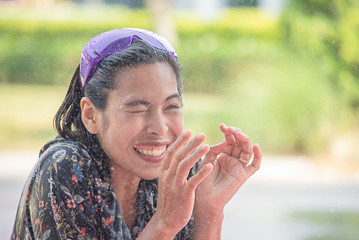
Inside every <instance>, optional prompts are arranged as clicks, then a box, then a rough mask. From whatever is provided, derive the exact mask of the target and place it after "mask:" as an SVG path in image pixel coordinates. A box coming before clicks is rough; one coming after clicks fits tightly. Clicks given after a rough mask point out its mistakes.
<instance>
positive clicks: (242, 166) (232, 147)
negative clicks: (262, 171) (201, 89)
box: [195, 124, 262, 214]
mask: <svg viewBox="0 0 359 240" xmlns="http://www.w3.org/2000/svg"><path fill="white" fill-rule="evenodd" d="M220 129H221V131H222V132H223V133H224V136H225V141H223V142H222V143H220V144H217V145H215V146H211V148H210V151H209V152H208V153H207V155H206V156H205V158H204V159H203V162H202V163H201V164H200V166H199V169H200V170H201V169H202V168H203V167H204V166H207V165H208V164H209V163H213V170H212V172H211V173H210V175H209V176H208V177H207V178H206V179H205V180H204V181H203V182H202V183H201V184H200V185H199V186H198V187H197V190H196V203H195V212H197V213H198V214H211V213H213V214H216V213H218V214H222V213H223V209H224V206H225V205H226V204H227V202H228V201H229V200H230V199H231V198H232V197H233V196H234V194H235V193H236V192H237V191H238V189H239V188H240V186H242V184H243V183H244V182H245V181H246V180H247V179H248V178H249V177H250V176H252V175H253V174H254V173H255V172H256V171H257V170H258V169H259V167H260V163H261V159H262V153H261V151H260V149H259V146H258V145H254V146H253V147H252V144H251V141H250V139H249V137H248V136H246V135H245V134H243V133H242V131H241V130H240V129H238V128H234V127H227V126H225V125H224V124H221V125H220ZM253 154H254V157H253V161H251V159H252V156H253Z"/></svg>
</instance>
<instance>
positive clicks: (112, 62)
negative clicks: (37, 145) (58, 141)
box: [54, 39, 182, 150]
mask: <svg viewBox="0 0 359 240" xmlns="http://www.w3.org/2000/svg"><path fill="white" fill-rule="evenodd" d="M157 62H166V63H168V64H169V65H170V66H171V67H172V69H173V71H174V73H175V75H176V80H177V90H178V94H179V95H180V97H181V98H182V80H181V74H180V71H181V66H180V64H179V63H178V62H177V61H176V60H175V59H174V58H173V56H172V55H171V54H170V53H168V52H165V51H161V50H157V49H155V48H153V47H151V46H149V45H147V44H146V43H144V42H143V41H142V40H137V39H134V40H133V42H132V43H131V45H130V46H129V47H128V48H127V49H124V50H122V51H119V52H116V53H113V54H111V55H109V56H107V57H105V58H104V59H102V60H101V61H100V62H99V64H98V65H97V70H96V73H95V74H94V76H93V77H92V78H91V79H90V81H88V83H87V84H86V86H85V87H84V88H83V90H82V89H81V84H80V66H78V67H77V69H76V71H75V73H74V75H73V77H72V80H71V83H70V86H69V88H68V91H67V94H66V96H65V99H64V101H63V103H62V104H61V106H60V108H59V109H58V111H57V113H56V115H55V117H54V127H55V129H56V131H57V132H58V134H59V135H60V136H61V137H62V138H64V139H72V140H75V141H80V142H82V143H83V144H85V145H86V146H88V147H89V148H90V149H91V150H95V149H98V148H99V147H100V149H102V148H101V146H100V144H99V142H98V139H97V136H96V135H93V134H91V133H90V132H89V131H87V129H86V127H85V126H84V124H83V123H82V119H81V107H80V101H81V99H82V97H88V98H89V99H90V100H91V101H92V102H93V104H94V105H95V106H96V107H97V108H99V109H100V110H104V109H105V108H106V106H107V99H108V95H109V93H110V92H111V91H112V90H114V89H116V87H117V86H118V82H117V81H115V80H114V79H115V76H117V75H116V74H117V73H118V72H119V71H121V69H124V68H128V67H132V68H135V67H137V66H139V65H142V64H154V63H157ZM119 81H121V79H119Z"/></svg>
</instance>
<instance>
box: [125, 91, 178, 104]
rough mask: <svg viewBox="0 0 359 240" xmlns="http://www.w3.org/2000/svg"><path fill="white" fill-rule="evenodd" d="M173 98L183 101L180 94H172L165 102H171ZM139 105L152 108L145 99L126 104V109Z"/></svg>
mask: <svg viewBox="0 0 359 240" xmlns="http://www.w3.org/2000/svg"><path fill="white" fill-rule="evenodd" d="M172 98H178V99H181V97H180V95H179V94H178V93H175V94H172V95H171V96H169V97H167V98H166V100H165V102H167V101H169V100H171V99H172ZM137 105H145V106H150V105H151V104H150V103H149V102H148V101H146V100H143V99H134V100H132V101H129V102H127V103H125V106H126V107H133V106H137Z"/></svg>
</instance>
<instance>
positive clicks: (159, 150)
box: [134, 145, 168, 157]
mask: <svg viewBox="0 0 359 240" xmlns="http://www.w3.org/2000/svg"><path fill="white" fill-rule="evenodd" d="M167 146H168V145H161V146H146V145H139V146H135V147H134V150H135V151H136V152H138V153H139V154H141V155H143V156H146V157H159V156H162V155H163V154H164V152H165V151H166V149H167Z"/></svg>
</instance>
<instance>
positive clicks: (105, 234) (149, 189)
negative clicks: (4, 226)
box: [11, 138, 196, 240]
mask: <svg viewBox="0 0 359 240" xmlns="http://www.w3.org/2000/svg"><path fill="white" fill-rule="evenodd" d="M105 159H106V158H102V159H101V158H96V157H94V155H93V154H92V153H91V151H89V150H88V149H87V148H86V147H85V146H84V145H82V144H81V143H79V142H75V141H73V140H64V139H61V138H56V139H55V140H53V141H51V142H49V143H48V144H47V145H45V146H44V147H43V149H42V150H41V152H40V158H39V160H38V162H37V164H36V165H35V167H34V169H33V170H32V172H31V174H30V176H29V178H28V180H27V182H26V184H25V187H24V190H23V193H22V195H21V198H20V203H19V207H18V210H17V215H16V219H15V224H14V229H13V233H12V235H11V239H13V240H15V239H21V240H23V239H42V240H45V239H106V240H112V239H116V240H122V239H124V240H128V239H135V238H136V237H137V236H138V235H139V233H140V232H141V231H142V230H143V229H144V227H145V225H146V224H147V223H148V221H149V220H150V219H151V217H152V216H153V214H154V213H155V211H156V204H157V184H158V179H154V180H143V179H142V180H141V181H140V183H139V186H138V189H137V211H136V219H135V224H134V227H133V229H132V230H130V229H129V228H128V227H127V226H126V224H125V222H124V221H123V219H122V216H121V209H120V205H119V203H118V201H117V199H116V196H115V192H114V189H113V186H112V184H111V178H110V171H109V167H108V163H107V160H105ZM195 170H196V167H194V168H193V169H192V170H191V173H190V175H193V173H194V171H195ZM192 235H193V218H192V219H191V220H190V221H189V223H188V224H187V225H186V226H185V227H184V228H183V229H182V230H181V231H180V232H179V233H178V234H177V235H176V237H175V238H174V239H176V240H187V239H192Z"/></svg>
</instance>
